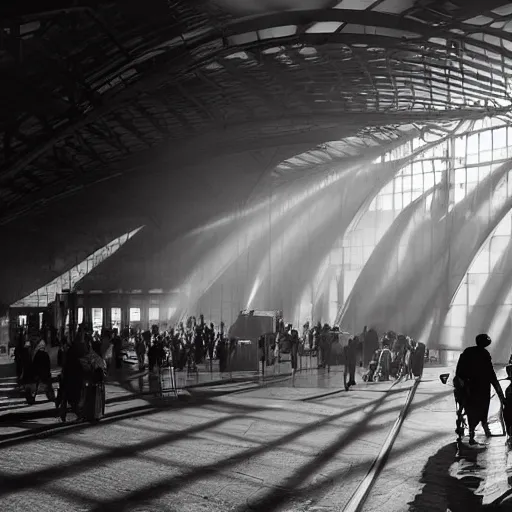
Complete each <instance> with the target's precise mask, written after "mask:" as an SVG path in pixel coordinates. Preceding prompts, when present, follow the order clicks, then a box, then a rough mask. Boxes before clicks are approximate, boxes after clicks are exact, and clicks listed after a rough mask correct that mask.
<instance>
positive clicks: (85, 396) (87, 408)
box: [80, 382, 105, 421]
mask: <svg viewBox="0 0 512 512" xmlns="http://www.w3.org/2000/svg"><path fill="white" fill-rule="evenodd" d="M81 402H82V403H81V407H80V409H81V416H82V417H83V419H85V420H86V421H99V420H100V419H101V418H102V417H103V415H104V414H105V385H104V384H103V383H102V382H100V383H92V382H85V383H84V385H83V388H82V400H81Z"/></svg>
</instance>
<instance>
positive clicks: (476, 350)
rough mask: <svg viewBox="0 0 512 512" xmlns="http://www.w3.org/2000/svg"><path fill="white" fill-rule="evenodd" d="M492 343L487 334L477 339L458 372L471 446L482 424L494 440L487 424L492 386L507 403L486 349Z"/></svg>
mask: <svg viewBox="0 0 512 512" xmlns="http://www.w3.org/2000/svg"><path fill="white" fill-rule="evenodd" d="M490 344H491V338H490V337H489V336H488V335H487V334H479V335H478V336H477V337H476V346H475V347H469V348H467V349H466V350H464V352H463V353H462V354H461V356H460V358H459V362H458V363H457V370H456V372H455V382H454V384H455V385H456V387H458V388H459V391H460V393H459V395H460V396H462V404H463V406H464V409H465V411H466V415H467V418H468V427H469V444H471V445H474V444H476V441H475V429H476V427H477V426H478V424H479V423H482V427H483V428H484V431H485V435H486V436H487V437H490V435H491V432H490V430H489V425H488V423H487V417H488V415H489V404H490V401H491V385H492V386H493V387H494V389H495V390H496V393H497V394H498V397H499V398H500V400H501V402H502V403H503V402H504V400H505V397H504V395H503V391H502V389H501V386H500V384H499V382H498V379H497V378H496V373H495V372H494V368H493V366H492V359H491V354H489V352H488V351H487V350H486V347H488V346H489V345H490Z"/></svg>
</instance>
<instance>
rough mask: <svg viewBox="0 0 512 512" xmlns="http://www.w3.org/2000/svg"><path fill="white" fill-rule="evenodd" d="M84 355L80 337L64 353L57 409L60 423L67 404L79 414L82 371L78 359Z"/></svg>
mask: <svg viewBox="0 0 512 512" xmlns="http://www.w3.org/2000/svg"><path fill="white" fill-rule="evenodd" d="M85 355H86V350H85V344H84V342H83V341H82V339H81V336H77V337H76V338H75V340H74V341H73V343H72V344H71V346H70V347H69V349H68V350H67V352H66V357H65V359H64V367H63V368H62V381H61V382H62V394H61V397H60V402H59V408H60V417H61V420H62V421H66V416H67V408H68V403H69V405H70V406H71V410H72V411H73V412H74V413H76V414H77V415H78V414H79V411H78V407H79V402H80V395H81V391H82V382H83V369H82V365H81V364H80V358H82V357H83V356H85Z"/></svg>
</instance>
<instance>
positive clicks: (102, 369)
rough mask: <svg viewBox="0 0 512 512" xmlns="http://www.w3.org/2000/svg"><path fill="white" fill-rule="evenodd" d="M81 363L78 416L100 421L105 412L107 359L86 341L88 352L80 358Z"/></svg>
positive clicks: (91, 420) (86, 419)
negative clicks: (80, 390) (81, 374)
mask: <svg viewBox="0 0 512 512" xmlns="http://www.w3.org/2000/svg"><path fill="white" fill-rule="evenodd" d="M80 364H81V366H82V369H83V382H82V392H81V396H80V403H79V407H78V410H79V414H78V416H79V418H80V419H82V420H85V421H90V422H94V421H99V420H100V419H101V418H102V417H103V415H104V414H105V377H106V375H107V371H106V370H107V369H106V365H105V361H104V360H103V359H102V358H101V357H100V356H99V355H98V354H97V353H96V352H95V351H94V350H93V349H92V347H91V345H90V343H88V342H86V354H85V355H84V356H83V357H82V358H80Z"/></svg>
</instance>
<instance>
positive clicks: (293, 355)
mask: <svg viewBox="0 0 512 512" xmlns="http://www.w3.org/2000/svg"><path fill="white" fill-rule="evenodd" d="M289 342H290V359H291V363H292V386H294V387H295V372H296V371H297V366H298V364H297V363H298V359H299V344H300V340H299V333H298V331H297V330H295V329H293V330H292V333H291V336H290V338H289Z"/></svg>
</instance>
